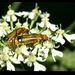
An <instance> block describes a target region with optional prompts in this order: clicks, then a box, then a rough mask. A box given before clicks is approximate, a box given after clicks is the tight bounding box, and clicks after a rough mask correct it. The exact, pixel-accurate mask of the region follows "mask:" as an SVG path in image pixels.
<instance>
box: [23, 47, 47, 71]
mask: <svg viewBox="0 0 75 75" xmlns="http://www.w3.org/2000/svg"><path fill="white" fill-rule="evenodd" d="M36 54H37V48H35V49H34V50H33V51H32V52H31V53H30V54H29V55H28V57H27V58H26V59H25V61H24V63H27V65H28V66H29V67H31V66H32V65H34V71H40V70H41V71H44V70H46V68H45V66H43V65H41V64H39V63H38V62H37V61H41V62H43V61H42V60H43V59H42V57H37V56H36ZM36 65H37V66H38V67H37V66H36Z"/></svg>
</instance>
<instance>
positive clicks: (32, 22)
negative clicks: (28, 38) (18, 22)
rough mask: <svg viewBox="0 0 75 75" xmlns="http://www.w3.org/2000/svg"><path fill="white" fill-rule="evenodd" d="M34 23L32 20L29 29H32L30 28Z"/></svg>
mask: <svg viewBox="0 0 75 75" xmlns="http://www.w3.org/2000/svg"><path fill="white" fill-rule="evenodd" d="M34 22H35V21H34V20H32V21H31V24H30V29H32V27H33V25H34Z"/></svg>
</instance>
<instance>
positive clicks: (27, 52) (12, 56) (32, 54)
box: [0, 3, 75, 71]
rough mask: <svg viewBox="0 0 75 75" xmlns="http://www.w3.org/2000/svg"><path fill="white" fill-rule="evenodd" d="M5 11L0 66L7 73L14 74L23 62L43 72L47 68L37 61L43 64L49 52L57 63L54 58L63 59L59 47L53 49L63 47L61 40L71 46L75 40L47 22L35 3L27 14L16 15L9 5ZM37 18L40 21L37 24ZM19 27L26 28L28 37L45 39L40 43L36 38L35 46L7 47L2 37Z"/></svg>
mask: <svg viewBox="0 0 75 75" xmlns="http://www.w3.org/2000/svg"><path fill="white" fill-rule="evenodd" d="M8 8H9V10H8V11H7V14H6V15H5V16H2V19H3V20H4V21H3V22H0V47H1V50H0V66H1V67H4V66H6V67H7V70H9V71H15V66H14V64H21V63H22V62H23V63H24V64H26V65H27V66H28V67H32V65H34V71H46V67H45V66H44V65H42V64H40V62H45V61H46V60H47V57H48V55H49V54H50V52H51V53H52V57H53V60H54V61H56V60H55V56H59V57H63V53H62V52H61V51H59V50H58V48H59V47H60V45H58V46H56V44H58V43H60V44H61V45H64V44H65V42H66V41H65V39H64V38H66V39H67V40H68V41H69V42H70V43H72V40H75V34H70V35H69V34H67V33H68V31H65V30H63V29H61V24H60V27H58V25H56V24H52V23H50V21H49V16H50V14H49V13H47V12H45V13H43V12H42V11H41V10H39V7H38V6H37V3H36V5H35V8H34V9H33V10H32V11H30V12H27V11H22V12H15V11H14V10H13V9H11V5H9V6H8ZM20 17H22V19H26V21H25V22H23V23H21V22H20V19H19V18H20ZM38 18H39V19H41V22H38ZM29 21H30V22H29ZM21 27H25V28H26V29H28V30H29V34H42V35H46V36H47V37H48V40H47V41H43V40H42V41H41V42H40V41H39V40H38V39H37V40H38V42H36V43H34V44H22V45H14V46H13V45H12V46H10V47H8V46H7V44H6V42H5V41H4V40H3V39H4V37H5V36H6V35H7V34H9V33H10V32H13V31H14V30H15V29H18V28H21ZM23 35H26V34H23ZM11 36H12V35H11ZM11 36H10V37H11ZM37 37H38V36H37ZM32 38H34V37H32ZM13 39H14V38H13ZM11 41H12V40H11ZM33 41H34V40H33ZM9 44H10V43H9ZM24 68H25V67H24Z"/></svg>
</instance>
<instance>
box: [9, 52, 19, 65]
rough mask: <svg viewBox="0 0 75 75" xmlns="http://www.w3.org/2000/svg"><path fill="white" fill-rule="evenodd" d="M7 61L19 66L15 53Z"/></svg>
mask: <svg viewBox="0 0 75 75" xmlns="http://www.w3.org/2000/svg"><path fill="white" fill-rule="evenodd" d="M9 59H10V60H11V61H12V62H13V63H15V64H20V61H19V60H18V59H17V53H15V54H14V56H11V57H9Z"/></svg>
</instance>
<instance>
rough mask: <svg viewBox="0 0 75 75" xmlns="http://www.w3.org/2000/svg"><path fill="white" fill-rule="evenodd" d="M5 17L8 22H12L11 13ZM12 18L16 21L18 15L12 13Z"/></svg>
mask: <svg viewBox="0 0 75 75" xmlns="http://www.w3.org/2000/svg"><path fill="white" fill-rule="evenodd" d="M5 18H6V21H7V22H10V16H9V15H6V16H5ZM12 20H13V21H16V20H17V17H16V16H15V15H12Z"/></svg>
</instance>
